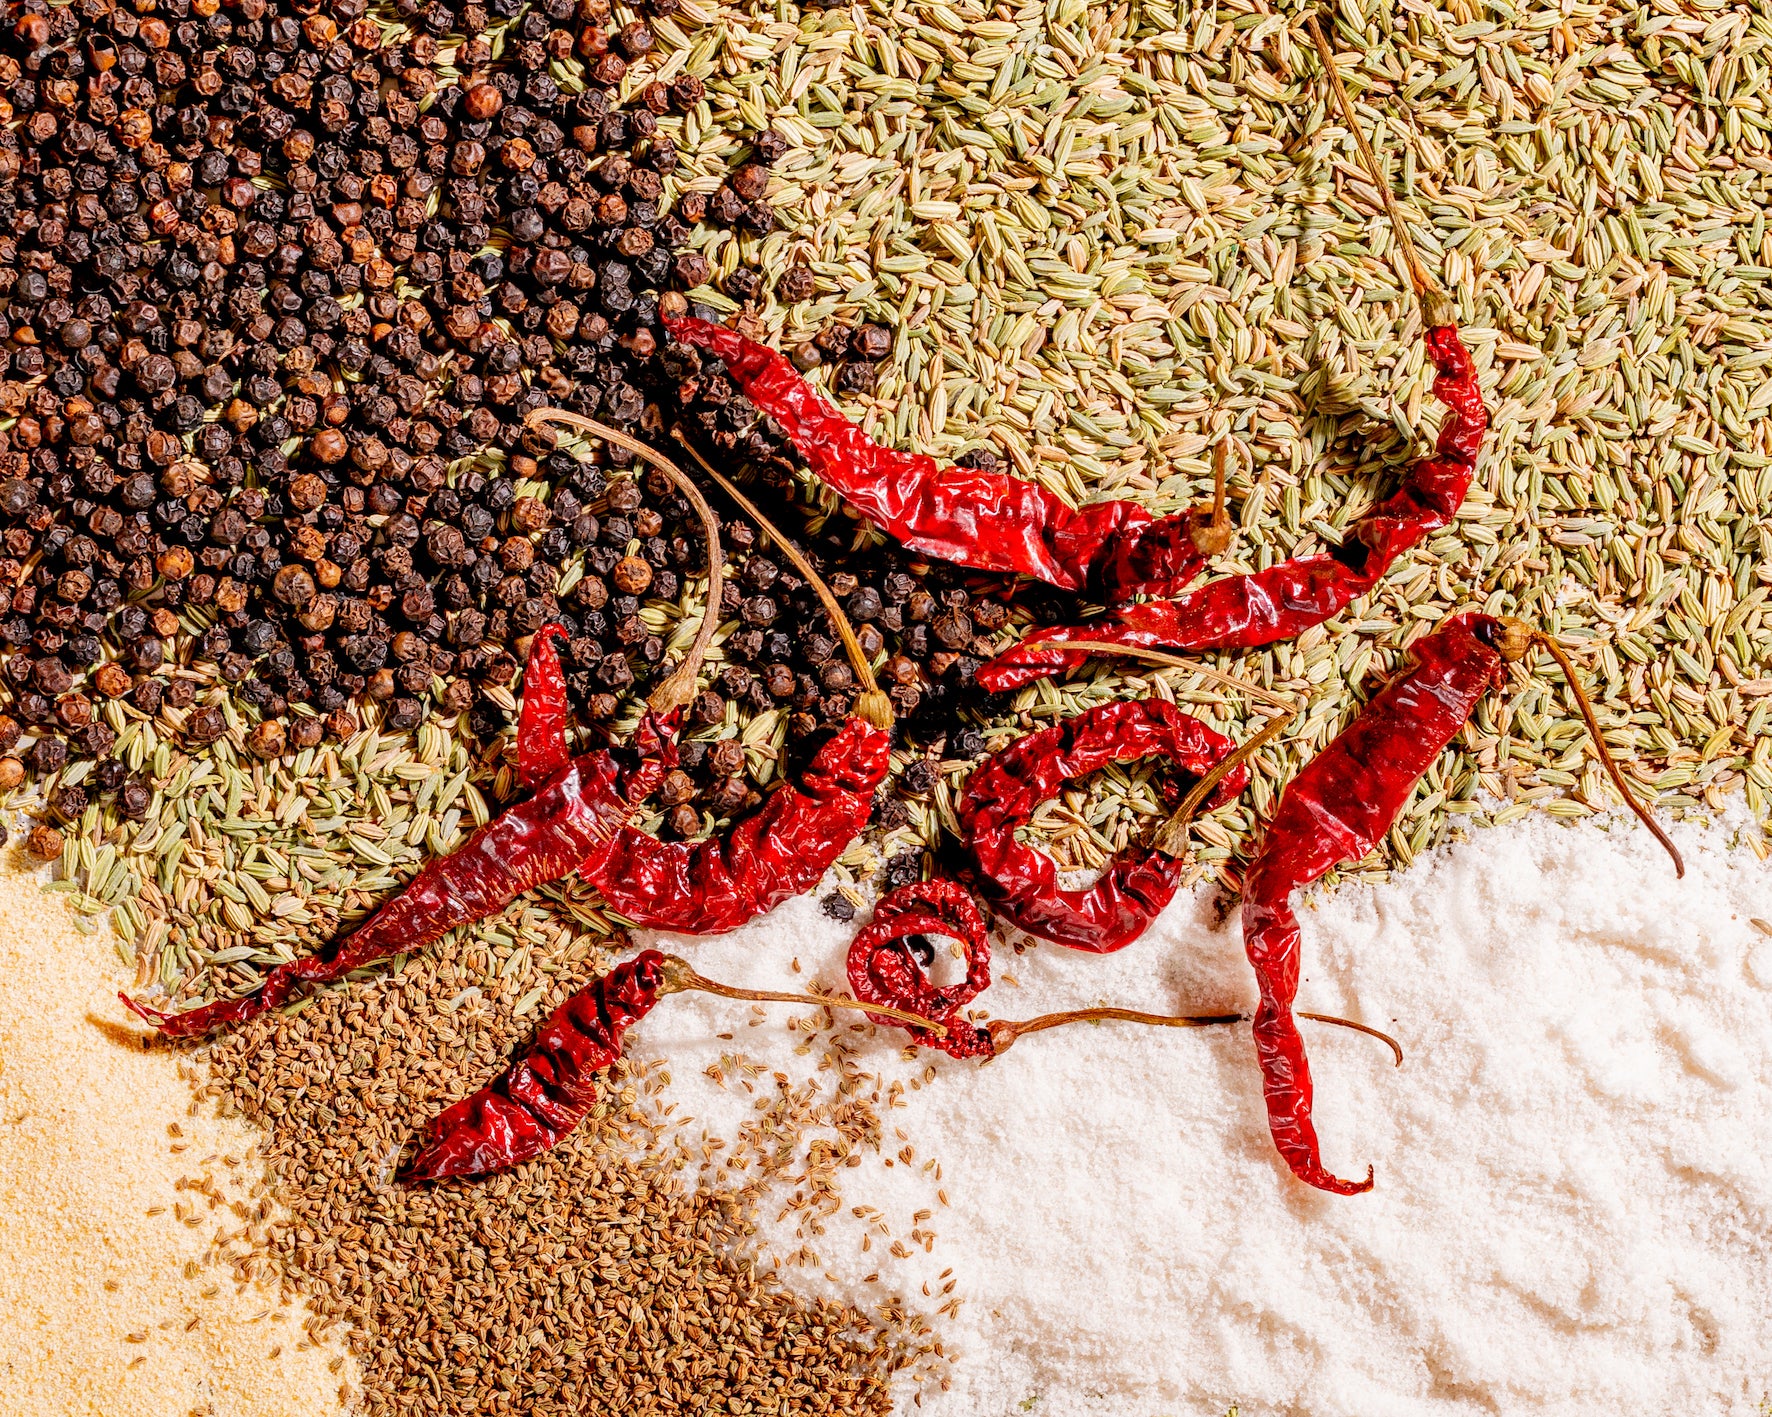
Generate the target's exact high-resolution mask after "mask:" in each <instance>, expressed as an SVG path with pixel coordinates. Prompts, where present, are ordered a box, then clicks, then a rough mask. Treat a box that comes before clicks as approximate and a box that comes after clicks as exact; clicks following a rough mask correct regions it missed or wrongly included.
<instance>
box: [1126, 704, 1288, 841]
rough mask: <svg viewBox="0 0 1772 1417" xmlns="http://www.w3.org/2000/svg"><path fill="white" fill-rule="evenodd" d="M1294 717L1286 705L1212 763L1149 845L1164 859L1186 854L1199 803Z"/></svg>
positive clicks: (1158, 829)
mask: <svg viewBox="0 0 1772 1417" xmlns="http://www.w3.org/2000/svg"><path fill="white" fill-rule="evenodd" d="M1297 716H1298V709H1297V708H1296V707H1294V706H1292V705H1288V706H1287V710H1286V712H1285V713H1283V714H1279V715H1277V716H1276V717H1274V718H1270V719H1269V720H1268V721H1267V722H1266V723H1265V724H1263V725H1262V728H1261V732H1259V733H1257V734H1256V735H1255V736H1254V737H1252V738H1246V739H1244V740H1243V741H1242V742H1241V743H1239V744H1238V745H1237V746H1236V747H1235V748H1233V749H1232V750H1231V751H1230V752H1228V753H1226V754H1225V755H1224V756H1223V757H1222V758H1220V759H1219V760H1218V761H1217V762H1216V763H1214V764H1213V765H1212V769H1211V771H1210V772H1208V773H1206V774H1205V775H1204V776H1203V777H1201V779H1200V780H1199V781H1198V782H1196V783H1195V784H1194V785H1193V787H1192V788H1190V789H1189V791H1188V794H1187V796H1186V797H1183V798H1182V799H1181V805H1180V806H1178V807H1177V808H1176V809H1175V810H1174V812H1172V813H1171V814H1170V816H1169V820H1168V821H1166V822H1164V823H1163V825H1162V826H1160V827H1158V828H1157V834H1156V836H1154V837H1153V838H1152V839H1151V845H1152V846H1154V847H1155V848H1156V849H1157V850H1158V851H1160V852H1162V853H1163V854H1164V855H1165V856H1181V855H1184V854H1185V853H1186V851H1187V831H1188V826H1189V824H1190V823H1191V822H1192V821H1193V819H1194V813H1195V812H1197V811H1199V810H1200V805H1201V803H1203V802H1204V801H1205V800H1206V798H1207V797H1208V796H1209V795H1210V794H1211V792H1212V789H1213V788H1215V787H1217V786H1218V784H1219V783H1220V782H1222V781H1224V778H1225V775H1226V774H1227V773H1229V772H1231V771H1233V770H1234V769H1235V768H1236V767H1237V766H1238V764H1240V763H1243V762H1246V761H1247V760H1248V759H1249V757H1250V755H1251V754H1253V753H1254V752H1255V750H1256V749H1258V748H1260V747H1261V746H1262V745H1263V744H1264V743H1267V742H1269V741H1270V740H1271V739H1273V738H1274V736H1275V735H1277V734H1278V733H1279V731H1280V730H1281V729H1282V728H1284V727H1285V726H1286V725H1287V724H1289V723H1290V722H1292V720H1293V719H1294V718H1296V717H1297Z"/></svg>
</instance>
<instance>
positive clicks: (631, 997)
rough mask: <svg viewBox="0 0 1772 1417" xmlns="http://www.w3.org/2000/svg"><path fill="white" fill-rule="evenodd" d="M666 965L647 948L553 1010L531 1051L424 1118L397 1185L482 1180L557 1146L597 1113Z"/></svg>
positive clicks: (655, 996) (649, 1008) (655, 995)
mask: <svg viewBox="0 0 1772 1417" xmlns="http://www.w3.org/2000/svg"><path fill="white" fill-rule="evenodd" d="M664 965H665V957H664V956H663V955H662V954H660V953H659V952H658V951H657V950H647V951H645V952H644V953H642V954H640V955H638V956H636V957H635V958H634V959H631V960H627V961H625V962H624V963H622V964H618V965H616V966H615V968H614V969H612V970H610V971H609V973H607V974H605V975H604V976H603V977H602V978H601V979H598V980H597V981H596V982H595V983H593V984H591V985H590V986H589V987H587V988H584V989H581V990H579V991H578V993H576V994H574V995H573V996H572V997H571V998H569V999H568V1000H567V1001H566V1002H565V1003H564V1004H562V1005H560V1007H559V1008H558V1009H556V1010H554V1012H553V1014H552V1016H551V1017H549V1019H548V1021H547V1022H546V1023H545V1024H543V1025H542V1027H541V1030H540V1032H539V1033H538V1034H537V1035H536V1039H535V1042H534V1044H533V1045H531V1047H530V1048H529V1050H528V1052H526V1053H525V1054H524V1055H523V1056H522V1057H521V1058H519V1059H517V1060H516V1061H515V1062H514V1063H512V1064H511V1065H510V1067H508V1068H507V1069H506V1070H505V1071H504V1072H503V1073H502V1074H500V1075H499V1077H498V1078H496V1079H495V1080H494V1081H492V1082H490V1083H488V1084H487V1085H486V1086H485V1087H483V1088H481V1089H480V1090H479V1091H478V1092H475V1093H472V1094H471V1095H469V1096H467V1097H464V1098H462V1099H461V1100H460V1101H459V1102H456V1103H453V1104H452V1105H450V1106H449V1107H447V1108H445V1109H444V1110H443V1111H442V1112H440V1113H438V1114H437V1115H436V1116H435V1117H433V1118H432V1119H431V1121H430V1122H429V1124H428V1125H427V1126H426V1128H425V1142H424V1145H423V1146H422V1147H421V1148H420V1150H419V1152H418V1154H417V1155H415V1156H414V1157H413V1158H412V1159H411V1160H410V1161H408V1162H407V1163H406V1165H405V1166H403V1167H401V1169H400V1172H399V1176H398V1179H399V1181H400V1183H401V1184H402V1185H408V1186H412V1185H417V1184H418V1183H420V1182H422V1181H438V1180H442V1179H443V1178H444V1177H447V1176H475V1175H482V1174H484V1173H485V1172H488V1171H498V1170H502V1169H503V1168H504V1167H506V1166H515V1165H517V1164H519V1163H520V1162H524V1161H530V1160H533V1159H534V1158H535V1157H537V1156H540V1155H541V1154H542V1153H543V1152H544V1151H547V1150H549V1149H550V1148H551V1147H553V1146H555V1145H557V1144H558V1143H559V1141H560V1140H561V1139H562V1138H563V1137H565V1136H566V1135H567V1133H569V1132H570V1131H572V1129H573V1128H574V1127H576V1126H577V1125H578V1124H579V1123H580V1122H582V1121H583V1120H584V1118H585V1115H586V1114H587V1113H588V1112H589V1111H590V1110H591V1108H592V1106H593V1105H595V1103H596V1101H597V1075H598V1074H599V1073H601V1072H602V1070H603V1069H604V1068H607V1067H608V1066H609V1065H610V1064H611V1063H613V1062H614V1061H615V1060H616V1059H617V1058H618V1057H620V1056H621V1043H622V1035H623V1034H624V1033H626V1032H627V1030H628V1029H629V1028H631V1027H633V1025H634V1024H635V1023H637V1022H638V1021H639V1020H640V1019H642V1018H644V1017H645V1016H646V1015H647V1014H648V1013H650V1012H651V1011H652V1006H653V1005H654V1004H656V1003H657V1002H658V996H659V986H660V985H661V984H663V983H664V977H665V971H664Z"/></svg>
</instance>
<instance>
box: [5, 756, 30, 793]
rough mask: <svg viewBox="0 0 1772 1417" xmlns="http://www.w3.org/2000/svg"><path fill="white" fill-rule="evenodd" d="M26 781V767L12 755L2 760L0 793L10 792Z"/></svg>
mask: <svg viewBox="0 0 1772 1417" xmlns="http://www.w3.org/2000/svg"><path fill="white" fill-rule="evenodd" d="M24 780H25V765H24V764H23V763H21V762H20V761H19V760H18V759H17V758H15V757H12V756H11V755H10V754H9V755H8V756H6V757H4V758H0V792H10V791H12V789H13V788H15V787H17V786H18V785H19V784H20V783H21V782H23V781H24Z"/></svg>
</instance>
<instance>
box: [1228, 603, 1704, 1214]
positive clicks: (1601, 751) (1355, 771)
mask: <svg viewBox="0 0 1772 1417" xmlns="http://www.w3.org/2000/svg"><path fill="white" fill-rule="evenodd" d="M1534 645H1541V646H1543V647H1545V648H1546V649H1547V650H1549V652H1550V653H1551V654H1552V655H1553V656H1554V657H1555V658H1556V660H1557V662H1558V664H1559V665H1560V666H1561V667H1562V669H1563V671H1564V675H1565V677H1566V678H1567V680H1568V683H1569V687H1570V690H1571V692H1572V693H1574V694H1575V696H1576V699H1577V702H1578V703H1579V704H1580V707H1581V712H1582V716H1583V718H1584V719H1585V720H1586V722H1587V725H1588V729H1589V732H1590V735H1591V736H1592V739H1593V744H1594V751H1595V753H1596V754H1597V755H1598V756H1599V758H1600V760H1601V762H1602V763H1604V764H1605V767H1606V771H1607V772H1608V773H1609V774H1610V775H1611V777H1612V780H1613V782H1614V783H1615V784H1616V785H1617V787H1618V789H1619V791H1620V792H1621V793H1622V794H1623V796H1624V800H1625V803H1626V805H1628V806H1629V807H1630V809H1631V810H1632V811H1633V812H1635V813H1636V814H1637V816H1638V817H1639V818H1640V819H1641V820H1642V821H1643V823H1644V825H1645V826H1647V827H1648V828H1649V830H1650V831H1651V832H1653V833H1654V834H1655V837H1656V839H1657V840H1658V841H1659V842H1660V843H1661V845H1662V846H1663V847H1664V848H1665V849H1666V850H1667V852H1668V854H1669V856H1671V857H1672V858H1673V862H1674V867H1675V869H1676V871H1678V872H1679V874H1681V875H1684V874H1685V866H1684V863H1683V862H1682V861H1681V860H1680V853H1679V852H1678V850H1676V849H1675V847H1674V844H1673V842H1671V841H1670V840H1668V837H1667V834H1666V833H1665V832H1664V831H1662V830H1661V828H1660V827H1659V826H1658V825H1657V824H1656V822H1655V820H1654V819H1653V818H1652V817H1651V816H1650V815H1649V813H1648V811H1647V810H1646V809H1644V807H1643V806H1642V804H1641V803H1640V802H1638V801H1637V800H1636V796H1635V794H1634V793H1633V792H1632V791H1631V789H1630V786H1629V784H1628V783H1626V782H1625V780H1624V776H1623V774H1622V773H1621V772H1619V770H1618V766H1617V764H1616V763H1614V762H1613V761H1612V756H1611V753H1610V751H1609V750H1608V748H1607V747H1606V743H1605V739H1604V738H1603V737H1602V736H1601V734H1600V731H1599V724H1598V722H1597V721H1596V720H1595V718H1594V716H1593V710H1592V708H1591V707H1590V706H1589V705H1588V703H1587V696H1586V695H1585V694H1584V693H1583V692H1582V689H1581V685H1580V683H1579V681H1578V680H1577V678H1576V676H1575V673H1574V666H1573V665H1571V664H1570V663H1569V660H1568V657H1567V656H1566V655H1565V654H1564V653H1563V652H1562V650H1561V649H1560V648H1559V647H1558V646H1557V645H1556V644H1555V643H1554V642H1553V641H1551V640H1550V639H1548V638H1547V637H1546V636H1545V635H1543V634H1542V633H1541V632H1539V631H1536V630H1533V629H1532V628H1531V627H1530V626H1528V625H1526V624H1524V623H1522V622H1521V621H1518V620H1511V619H1496V618H1494V617H1492V616H1488V615H1462V616H1459V617H1457V618H1455V619H1452V620H1449V621H1447V622H1446V623H1445V624H1444V625H1443V626H1442V627H1441V628H1440V629H1439V630H1438V631H1436V632H1435V633H1434V634H1432V635H1429V636H1427V637H1426V638H1425V639H1422V640H1419V641H1417V642H1416V644H1415V645H1414V647H1413V653H1414V655H1415V664H1414V667H1413V668H1411V669H1409V670H1408V671H1407V672H1405V673H1403V674H1400V675H1398V676H1397V678H1395V679H1393V680H1392V681H1391V682H1390V684H1389V685H1387V686H1386V687H1385V689H1384V690H1383V692H1382V693H1380V694H1379V695H1378V696H1377V697H1376V698H1374V699H1373V700H1372V702H1371V703H1369V704H1367V705H1366V707H1365V708H1364V709H1363V710H1362V711H1361V713H1360V715H1359V717H1358V718H1356V719H1355V720H1354V721H1353V722H1352V723H1351V724H1349V725H1348V727H1347V728H1346V729H1344V730H1343V731H1342V732H1341V734H1340V735H1339V736H1338V737H1337V738H1336V739H1335V740H1334V741H1333V742H1332V743H1330V744H1329V746H1328V747H1327V748H1325V749H1324V750H1323V751H1322V752H1321V753H1319V754H1318V755H1317V756H1316V757H1315V758H1313V759H1311V761H1310V762H1308V763H1307V764H1305V766H1304V768H1303V769H1302V770H1301V771H1300V772H1299V774H1298V776H1297V777H1295V778H1293V779H1292V781H1291V782H1290V783H1289V784H1287V787H1286V790H1285V792H1284V793H1283V794H1282V795H1281V798H1280V804H1279V806H1278V807H1277V808H1276V809H1275V812H1274V817H1273V820H1272V822H1270V823H1269V825H1268V831H1267V838H1266V840H1265V841H1264V842H1263V843H1262V847H1261V850H1260V852H1259V853H1258V854H1257V855H1256V857H1255V860H1254V861H1253V862H1251V863H1250V866H1249V870H1248V873H1247V875H1246V876H1245V877H1244V883H1243V943H1244V948H1245V950H1246V951H1247V953H1248V955H1249V962H1250V964H1251V965H1253V966H1254V968H1255V977H1256V982H1257V984H1258V985H1259V986H1260V993H1261V1002H1260V1004H1259V1006H1258V1008H1257V1010H1256V1015H1255V1049H1256V1056H1257V1057H1258V1058H1259V1059H1260V1062H1261V1070H1262V1077H1263V1080H1264V1082H1263V1090H1264V1092H1265V1093H1266V1097H1267V1111H1268V1127H1269V1130H1270V1131H1271V1132H1272V1133H1273V1137H1274V1145H1275V1146H1276V1147H1277V1148H1278V1149H1279V1152H1280V1154H1281V1156H1283V1157H1284V1158H1285V1159H1286V1163H1287V1165H1289V1166H1290V1167H1291V1168H1292V1171H1293V1173H1294V1174H1295V1175H1296V1176H1298V1178H1299V1179H1300V1180H1302V1181H1306V1182H1308V1183H1309V1184H1311V1185H1313V1186H1316V1187H1317V1188H1318V1189H1320V1190H1325V1191H1332V1192H1334V1193H1335V1194H1337V1195H1352V1194H1354V1193H1356V1192H1359V1191H1364V1190H1366V1189H1368V1188H1369V1187H1370V1186H1371V1184H1372V1175H1371V1171H1370V1170H1368V1172H1367V1176H1366V1179H1365V1181H1363V1182H1351V1181H1343V1180H1339V1179H1337V1178H1336V1177H1335V1176H1332V1175H1330V1174H1329V1172H1328V1171H1327V1170H1325V1169H1324V1167H1323V1164H1322V1161H1321V1159H1320V1158H1319V1156H1318V1151H1317V1134H1316V1129H1315V1127H1314V1125H1313V1124H1312V1122H1311V1075H1310V1065H1309V1063H1308V1062H1307V1060H1306V1058H1305V1053H1304V1045H1303V1042H1302V1040H1301V1039H1300V1038H1299V1036H1298V1029H1297V1027H1296V1025H1295V1024H1294V1023H1293V1021H1292V1002H1293V1000H1294V998H1295V997H1296V996H1297V993H1298V976H1299V930H1298V918H1297V916H1296V915H1295V914H1294V913H1293V910H1292V904H1291V895H1292V892H1293V891H1295V890H1297V889H1298V888H1299V887H1301V886H1307V885H1309V884H1310V883H1311V882H1313V881H1316V880H1318V879H1320V878H1321V877H1322V876H1323V875H1324V873H1325V872H1327V871H1329V870H1330V869H1332V868H1333V867H1334V866H1336V865H1337V864H1338V863H1340V862H1343V861H1357V860H1359V859H1360V858H1361V857H1363V856H1365V855H1366V853H1367V852H1369V851H1371V850H1372V849H1373V848H1374V847H1375V846H1377V845H1378V843H1379V842H1380V841H1382V840H1383V839H1384V834H1385V833H1386V832H1387V831H1389V830H1390V828H1391V824H1392V823H1393V822H1395V821H1396V818H1397V814H1398V813H1399V812H1400V811H1401V810H1402V809H1403V806H1404V804H1405V803H1407V802H1408V800H1409V795H1410V793H1411V792H1412V791H1413V790H1414V788H1415V784H1416V782H1417V780H1418V779H1419V778H1420V777H1421V775H1422V774H1423V773H1424V772H1426V771H1427V769H1428V768H1429V767H1430V766H1431V765H1432V763H1433V761H1434V759H1435V758H1437V757H1438V756H1439V755H1440V752H1441V751H1442V750H1443V749H1444V748H1445V747H1446V746H1447V745H1448V744H1449V743H1451V741H1452V740H1453V738H1454V737H1456V736H1457V734H1458V730H1459V729H1460V728H1461V727H1463V726H1464V724H1465V722H1466V721H1467V720H1468V719H1469V718H1470V715H1471V711H1472V710H1473V709H1474V708H1475V707H1476V704H1477V700H1478V699H1480V698H1481V697H1482V696H1483V693H1484V691H1485V690H1487V689H1488V688H1490V687H1491V686H1492V685H1493V686H1499V685H1500V684H1501V683H1502V680H1503V672H1504V670H1503V666H1504V665H1506V664H1509V663H1512V662H1514V661H1516V660H1518V659H1520V658H1521V657H1522V656H1524V655H1525V654H1526V652H1527V651H1528V650H1529V649H1531V648H1532V647H1533V646H1534Z"/></svg>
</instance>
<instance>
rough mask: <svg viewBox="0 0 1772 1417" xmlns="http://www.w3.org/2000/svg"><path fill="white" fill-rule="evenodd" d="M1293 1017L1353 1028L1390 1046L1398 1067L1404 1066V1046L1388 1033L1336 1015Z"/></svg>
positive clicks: (1300, 1015) (1295, 1015) (1300, 1013)
mask: <svg viewBox="0 0 1772 1417" xmlns="http://www.w3.org/2000/svg"><path fill="white" fill-rule="evenodd" d="M1293 1017H1294V1018H1308V1019H1311V1020H1313V1021H1314V1022H1316V1023H1332V1024H1334V1025H1335V1026H1336V1027H1337V1028H1351V1029H1353V1031H1354V1032H1355V1033H1364V1034H1365V1035H1367V1037H1369V1038H1376V1039H1377V1040H1378V1041H1379V1042H1380V1043H1386V1044H1389V1045H1390V1050H1391V1052H1393V1053H1395V1054H1396V1055H1397V1063H1396V1065H1397V1066H1398V1067H1399V1068H1400V1067H1402V1066H1403V1045H1402V1044H1401V1043H1399V1042H1397V1040H1396V1039H1394V1038H1392V1037H1391V1036H1390V1034H1388V1033H1383V1032H1380V1031H1379V1030H1378V1029H1376V1028H1370V1027H1368V1026H1367V1025H1366V1024H1363V1023H1355V1022H1354V1021H1353V1020H1352V1019H1351V1018H1337V1017H1336V1016H1335V1015H1334V1014H1307V1013H1304V1012H1302V1011H1300V1012H1298V1013H1295V1014H1294V1015H1293Z"/></svg>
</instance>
